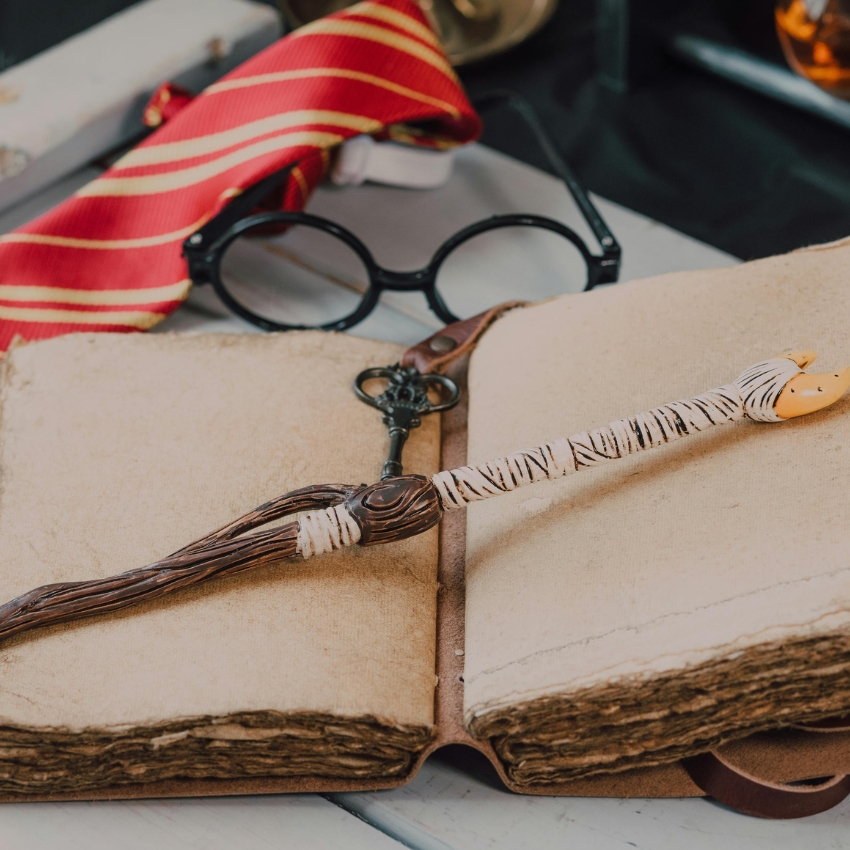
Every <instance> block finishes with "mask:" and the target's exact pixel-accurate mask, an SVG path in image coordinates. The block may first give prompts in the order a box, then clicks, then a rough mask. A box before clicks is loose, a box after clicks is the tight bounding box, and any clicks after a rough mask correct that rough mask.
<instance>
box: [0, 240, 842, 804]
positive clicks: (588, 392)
mask: <svg viewBox="0 0 850 850" xmlns="http://www.w3.org/2000/svg"><path fill="white" fill-rule="evenodd" d="M848 268H850V242H845V243H841V244H836V245H833V246H823V247H819V248H815V249H809V250H807V251H801V252H796V253H794V254H791V255H789V256H785V257H778V258H773V259H769V260H763V261H759V262H756V263H751V264H747V265H742V266H737V267H734V268H728V269H722V270H718V271H709V272H697V273H688V274H676V275H668V276H665V277H662V278H657V279H653V280H646V281H638V282H634V283H628V284H621V285H618V286H615V287H610V288H607V289H605V290H602V291H594V292H591V293H587V294H580V295H568V296H564V297H561V298H556V299H554V300H551V301H548V302H545V303H542V304H540V305H536V306H530V307H527V308H523V309H518V310H514V311H511V312H509V313H507V314H506V315H505V316H504V317H503V318H501V319H500V320H499V321H497V322H496V323H495V324H494V325H493V326H492V327H491V328H490V329H489V330H488V331H487V333H486V334H485V335H484V337H483V338H482V340H481V341H480V343H479V345H478V347H477V348H476V350H475V351H474V352H473V354H472V356H471V358H470V361H469V371H468V410H467V409H465V408H464V409H456V410H455V411H452V412H451V413H449V414H444V415H443V417H442V419H443V421H442V423H441V422H440V421H439V419H438V417H437V416H432V417H425V418H424V419H423V424H422V427H421V428H419V429H417V430H415V431H414V432H413V433H412V435H411V438H410V441H409V443H408V445H407V448H406V450H405V458H404V462H405V471H406V472H417V473H421V474H423V475H431V474H433V473H434V472H436V471H437V470H438V469H440V468H450V467H452V466H455V467H456V466H459V465H461V464H463V463H464V462H465V461H466V460H467V458H468V459H469V461H483V460H486V459H488V458H490V457H494V456H498V455H501V454H505V453H507V452H511V451H515V450H517V449H519V448H523V447H526V446H532V445H538V444H540V443H541V442H543V441H545V440H548V439H552V438H554V437H558V436H563V435H569V434H572V433H574V432H577V431H582V430H585V429H589V428H593V427H596V426H598V425H602V424H605V423H607V422H609V421H610V420H613V419H616V418H619V417H623V416H628V415H631V414H633V413H636V412H638V411H641V410H646V409H649V408H651V407H653V406H656V405H658V404H662V403H665V402H668V401H673V400H675V399H678V398H686V397H689V396H692V395H694V394H696V393H699V392H703V391H704V390H706V389H708V388H710V387H714V386H717V385H719V384H722V383H725V382H728V381H729V380H732V379H734V378H735V377H736V376H737V375H738V374H739V373H740V372H741V371H742V370H743V369H744V368H746V367H747V366H749V365H750V364H752V363H754V362H758V361H760V360H763V359H765V358H767V357H771V356H775V355H777V354H779V353H781V352H783V351H788V350H792V349H807V348H814V349H816V350H817V351H818V352H820V354H821V357H822V358H823V361H824V368H827V369H828V368H831V367H832V366H839V365H844V364H845V363H847V362H850V322H848V319H850V288H848V286H847V282H846V280H847V272H848ZM401 353H402V349H401V348H400V347H398V346H394V345H390V344H386V343H376V342H371V341H367V340H362V339H357V338H354V337H351V336H345V335H337V334H323V333H320V332H315V333H314V332H308V333H292V334H284V335H269V336H262V337H257V336H239V337H234V336H216V335H207V336H168V335H165V336H120V335H107V334H103V335H71V336H67V337H62V338H58V339H54V340H50V341H47V342H42V343H36V344H31V345H27V346H23V347H20V348H17V349H15V350H14V351H13V352H11V353H10V355H9V356H8V357H7V358H6V359H5V361H3V362H2V365H0V405H2V406H0V602H2V601H5V600H8V599H11V598H13V597H16V596H18V595H20V594H21V593H23V592H25V591H27V590H29V589H31V588H33V587H36V586H39V585H43V584H47V583H51V582H57V581H71V580H83V579H92V578H98V577H105V576H108V575H112V574H115V573H118V572H121V571H124V570H128V569H132V568H133V567H138V566H142V565H144V564H146V563H149V562H151V561H154V560H156V559H157V558H160V557H162V556H164V555H167V554H168V553H170V552H173V551H175V550H177V549H179V548H181V547H182V546H184V545H185V544H187V543H189V542H191V541H192V540H195V539H197V538H199V537H201V536H203V535H204V534H206V533H207V532H209V531H211V530H212V529H214V528H216V527H218V526H221V525H223V524H225V523H227V522H229V521H230V520H232V519H234V518H235V517H237V516H239V515H240V514H243V513H245V512H246V511H248V510H251V509H252V508H254V507H255V506H256V505H258V504H260V503H262V502H265V501H267V500H268V499H270V498H272V497H273V496H276V495H278V494H280V493H283V492H285V491H287V490H291V489H294V488H296V487H302V486H305V485H309V484H319V483H325V482H336V483H347V484H358V483H360V482H371V481H374V480H376V478H377V476H378V474H379V471H380V468H381V462H382V460H383V459H384V457H385V454H386V450H387V434H386V429H385V426H384V425H383V424H382V422H381V416H380V414H379V413H378V412H376V411H375V410H373V409H371V408H369V407H367V406H366V405H363V404H362V403H361V402H359V401H358V400H357V399H356V398H355V397H354V395H353V393H352V392H351V389H350V386H351V382H352V379H353V377H354V376H355V375H356V374H357V373H358V372H359V371H360V370H362V369H364V368H367V367H370V366H381V365H386V364H389V363H393V362H395V361H397V360H398V359H399V357H400V355H401ZM848 481H850V400H848V399H844V400H842V401H840V402H838V403H837V404H835V405H833V406H832V407H830V408H828V409H826V410H824V411H822V412H820V413H816V414H813V415H811V416H808V417H805V418H803V419H800V420H795V421H789V422H786V423H783V424H781V425H770V426H766V425H759V424H757V423H753V422H750V421H746V420H745V421H740V422H737V423H734V424H731V425H728V426H726V427H725V428H722V429H716V430H712V431H708V432H706V433H702V434H696V435H693V436H692V437H690V438H689V439H687V440H682V441H679V442H677V443H675V444H673V445H670V446H664V447H662V448H660V449H658V450H656V451H654V452H652V453H649V454H646V455H637V456H634V457H631V458H627V459H625V460H622V461H618V462H617V463H615V464H611V465H609V466H605V467H601V468H599V469H593V470H590V471H588V472H586V473H584V474H582V475H580V476H569V477H567V478H565V479H562V480H559V481H555V482H547V483H541V484H538V485H535V486H534V487H533V488H528V489H524V490H517V491H515V492H513V493H510V494H507V495H505V496H504V497H501V498H499V499H494V500H491V501H487V502H480V503H475V504H472V505H471V506H470V507H469V509H468V510H467V511H466V512H464V511H457V512H453V513H452V514H450V515H447V516H446V518H445V519H444V521H443V524H442V525H441V527H440V529H437V528H434V529H432V530H431V531H429V532H426V533H425V534H423V535H420V536H418V537H413V538H411V539H408V540H404V541H401V542H397V543H392V544H388V545H384V546H376V547H372V548H357V547H354V548H353V549H348V550H343V551H340V552H333V553H329V554H326V555H321V556H318V557H315V558H312V559H310V560H309V561H302V560H301V559H290V560H287V561H284V562H280V563H278V564H274V565H271V566H266V567H263V568H260V569H257V570H255V571H250V572H246V573H242V574H240V575H239V576H236V577H232V578H226V579H219V580H215V581H212V582H209V583H207V584H205V585H203V586H199V587H197V588H195V589H192V590H188V591H186V592H183V593H179V594H175V595H174V596H171V597H166V598H164V599H161V600H157V601H154V602H149V603H145V604H143V605H140V606H139V607H136V608H130V609H127V610H126V611H122V612H118V613H113V614H107V615H104V616H101V617H95V618H92V619H87V620H82V621H79V622H74V623H67V624H63V625H58V626H53V627H50V628H47V629H41V630H36V631H33V632H30V633H26V634H22V635H20V636H18V637H14V638H12V639H10V640H8V641H6V642H4V643H3V644H2V645H0V794H2V796H3V797H4V798H5V799H10V800H11V799H57V798H69V799H84V798H89V799H90V798H95V797H106V796H108V797H117V796H157V795H189V794H225V793H243V792H261V791H288V790H334V789H356V788H363V789H366V788H381V787H390V786H392V785H397V784H400V783H402V782H404V781H406V780H407V779H408V778H410V776H411V775H412V774H413V773H414V772H415V770H416V768H417V766H418V764H419V763H421V760H422V759H423V758H424V757H425V755H426V754H427V753H428V752H430V751H432V750H433V749H434V748H435V747H436V746H439V745H442V744H444V743H450V742H465V743H468V744H471V745H473V746H477V747H479V748H480V749H482V750H484V751H485V752H486V753H487V754H488V755H490V757H491V758H492V759H493V760H494V762H495V763H496V765H497V768H498V769H499V771H500V773H501V775H502V777H503V778H504V779H505V781H506V782H507V783H508V784H509V785H510V786H511V787H512V788H514V789H515V790H520V791H526V792H528V793H544V794H546V793H559V794H596V795H599V794H611V795H618V796H625V795H653V794H662V795H663V794H669V795H685V794H696V793H700V792H699V790H698V789H697V788H696V786H695V785H694V784H693V783H692V782H691V781H690V779H689V778H688V775H687V774H686V773H685V771H684V770H683V769H682V768H681V767H680V766H679V763H678V762H679V760H680V759H681V758H683V757H686V756H690V755H693V754H695V753H699V752H703V751H706V750H710V749H714V748H716V747H718V746H720V745H723V744H726V746H727V749H728V750H729V751H730V752H733V753H735V754H736V757H738V758H739V760H740V761H741V762H742V763H743V764H746V765H750V766H759V767H760V768H761V771H762V774H763V775H766V776H767V777H768V778H775V779H781V780H788V779H799V778H803V777H806V776H822V775H825V774H830V773H841V772H850V735H848V734H847V733H839V734H836V735H833V736H820V737H819V736H817V735H811V734H810V733H803V732H793V731H785V732H782V733H775V732H772V731H771V730H776V729H780V728H782V727H785V728H786V729H787V727H789V726H791V725H793V724H795V723H798V722H801V721H808V720H816V719H818V718H822V717H827V716H831V715H837V714H842V713H845V712H847V711H848V710H850V628H849V627H850V498H848V496H850V489H848ZM464 577H465V582H464ZM464 591H465V594H464ZM807 735H808V737H807ZM827 738H829V740H828V741H827V740H826V739H827ZM729 742H731V743H729Z"/></svg>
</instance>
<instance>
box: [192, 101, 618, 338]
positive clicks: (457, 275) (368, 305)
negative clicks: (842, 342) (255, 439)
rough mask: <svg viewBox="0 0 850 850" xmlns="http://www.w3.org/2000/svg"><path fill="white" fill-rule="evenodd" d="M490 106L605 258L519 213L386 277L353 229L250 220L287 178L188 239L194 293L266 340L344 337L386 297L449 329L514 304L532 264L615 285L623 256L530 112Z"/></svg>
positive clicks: (321, 221)
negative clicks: (517, 124)
mask: <svg viewBox="0 0 850 850" xmlns="http://www.w3.org/2000/svg"><path fill="white" fill-rule="evenodd" d="M493 99H498V100H500V101H501V102H504V103H506V104H507V105H509V106H511V107H513V108H514V109H515V110H516V111H517V112H519V114H520V115H521V117H522V118H523V119H524V120H525V122H526V123H527V124H528V125H529V127H530V128H531V130H532V131H533V134H534V136H535V137H536V139H537V141H538V142H539V144H540V146H541V148H542V149H543V152H544V154H545V155H546V157H547V159H548V160H549V162H550V164H551V165H552V167H553V170H554V171H555V172H556V173H557V174H558V175H559V176H560V177H561V179H562V180H563V182H564V183H565V185H566V187H567V189H568V191H569V192H570V194H571V195H572V196H573V198H574V199H575V201H576V203H577V205H578V207H579V209H580V211H581V212H582V214H583V216H584V218H585V220H586V221H587V223H588V225H589V227H590V229H591V230H592V232H593V233H594V236H595V237H596V238H597V240H598V241H599V243H600V245H601V246H602V249H603V250H602V253H601V254H594V253H592V252H591V250H590V249H589V248H588V247H587V245H586V244H585V242H584V240H583V239H582V238H581V237H580V236H579V235H578V234H577V233H576V232H575V231H573V230H572V229H571V228H569V227H567V226H566V225H565V224H562V223H561V222H558V221H555V220H554V219H551V218H547V217H545V216H540V215H530V214H516V213H515V214H508V215H495V216H492V217H490V218H487V219H484V220H482V221H479V222H476V223H475V224H471V225H469V226H468V227H465V228H463V229H462V230H460V231H458V232H457V233H455V234H454V235H453V236H451V237H450V238H449V239H447V240H446V241H445V242H443V244H442V245H440V246H439V247H438V248H437V250H436V252H435V253H434V255H433V257H432V258H431V261H430V262H429V263H428V264H427V265H426V266H425V267H424V268H421V269H419V270H417V271H393V270H390V269H386V268H383V267H382V266H380V265H379V264H378V263H377V262H376V261H375V258H374V257H373V255H372V253H371V252H370V251H369V249H368V248H367V247H366V245H365V244H364V243H363V242H362V241H361V240H360V239H359V238H358V237H357V236H355V235H354V234H353V233H352V232H351V231H350V230H348V229H346V228H344V227H342V226H340V225H339V224H336V223H335V222H333V221H329V220H328V219H326V218H322V217H320V216H316V215H312V214H310V213H305V212H262V213H256V214H246V213H250V211H251V210H252V209H254V208H255V207H256V204H257V202H258V201H259V200H261V199H262V198H263V197H265V196H266V195H268V194H269V192H270V191H271V190H272V189H273V188H275V186H277V185H279V184H280V182H281V181H282V180H283V179H284V178H285V177H286V176H287V174H288V169H285V170H284V171H283V172H280V173H278V174H277V175H272V177H270V178H267V179H266V180H265V181H263V183H261V184H258V185H257V186H256V187H252V189H251V190H249V192H246V193H244V194H243V195H242V196H240V197H239V198H236V199H235V200H234V201H232V202H231V203H230V204H229V205H228V207H227V208H225V210H224V211H223V212H222V213H221V214H220V215H219V216H217V217H216V218H215V219H213V220H212V221H211V222H209V223H208V224H207V225H205V227H204V228H202V229H201V230H199V231H198V232H197V233H195V234H193V235H192V236H190V237H189V238H188V239H187V240H186V242H185V243H184V254H185V256H186V258H187V260H188V264H189V274H190V277H191V278H192V280H193V282H194V283H195V284H210V285H212V287H213V288H214V290H215V292H216V293H217V295H218V297H219V298H220V299H221V301H222V302H223V303H224V304H225V306H227V307H228V308H229V309H230V310H231V311H232V312H234V313H235V314H236V315H238V316H240V317H241V318H243V319H245V320H246V321H248V322H251V323H252V324H254V325H256V326H257V327H259V328H262V329H263V330H266V331H286V330H307V329H321V330H336V331H341V330H347V329H349V328H351V327H353V326H354V325H356V324H358V323H359V322H361V321H363V319H365V318H366V317H367V316H368V315H369V314H370V313H371V312H372V311H373V310H374V309H375V307H376V306H377V305H378V302H379V300H380V298H381V295H382V293H383V292H413V291H419V292H422V293H423V295H424V296H425V299H426V301H427V303H428V306H429V307H430V309H431V310H432V311H433V313H434V314H435V315H436V316H437V317H438V318H439V319H440V320H441V321H443V322H446V323H450V322H455V321H458V320H459V319H463V318H468V317H469V316H473V315H476V314H478V313H480V312H482V311H484V310H486V309H488V308H489V307H491V306H492V305H493V304H496V303H499V302H502V301H507V300H515V299H517V298H522V297H523V285H522V284H523V281H524V280H525V279H526V278H527V276H528V274H529V269H530V262H529V261H530V258H533V260H534V268H535V272H536V273H545V274H550V275H552V276H553V279H556V280H564V281H570V282H571V283H572V286H570V287H569V288H572V289H577V288H584V289H585V290H587V289H592V288H593V287H594V286H596V285H597V284H600V283H612V282H615V281H616V280H617V277H618V274H619V263H620V246H619V245H618V244H617V242H616V240H615V239H614V237H613V235H612V234H611V232H610V230H609V229H608V227H607V225H606V224H605V222H604V221H603V220H602V218H601V216H600V215H599V213H598V211H597V210H596V208H595V207H594V205H593V203H592V202H591V201H590V199H589V197H588V196H587V193H586V192H585V191H584V190H583V188H582V187H581V185H580V184H579V183H578V181H577V180H576V178H575V176H574V175H573V174H572V172H571V171H570V169H569V167H568V166H567V164H566V163H565V162H564V160H563V159H562V158H561V157H560V155H559V154H558V153H557V150H556V149H555V147H554V145H553V144H552V142H551V141H550V139H549V137H548V136H547V134H546V133H545V131H544V129H543V127H542V126H541V125H540V123H539V121H538V120H537V117H536V115H535V114H534V112H533V111H532V109H531V107H530V106H529V105H528V104H527V103H526V102H525V101H523V100H521V99H520V98H518V97H517V96H515V95H513V94H503V93H499V94H498V95H492V96H490V97H489V101H492V100H493ZM476 106H479V104H478V103H476ZM243 216H244V217H243ZM282 261H284V262H283V263H282ZM282 270H283V271H282ZM482 281H485V282H486V285H483V286H482V285H481V282H482ZM576 284H580V285H579V286H577V285H576ZM564 289H565V291H566V289H567V287H566V286H565V287H564Z"/></svg>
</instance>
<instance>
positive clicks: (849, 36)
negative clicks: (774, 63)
mask: <svg viewBox="0 0 850 850" xmlns="http://www.w3.org/2000/svg"><path fill="white" fill-rule="evenodd" d="M776 29H777V31H778V33H779V40H780V41H781V42H782V49H783V50H784V51H785V56H786V58H787V59H788V62H789V64H790V65H791V67H792V68H793V69H794V70H795V71H796V72H797V73H798V74H802V75H803V76H804V77H808V79H810V80H811V81H812V82H813V83H816V84H817V85H819V86H820V87H821V88H822V89H825V90H826V91H828V92H829V93H830V94H834V95H836V96H837V97H841V98H844V99H846V100H850V0H780V2H779V3H778V4H777V6H776Z"/></svg>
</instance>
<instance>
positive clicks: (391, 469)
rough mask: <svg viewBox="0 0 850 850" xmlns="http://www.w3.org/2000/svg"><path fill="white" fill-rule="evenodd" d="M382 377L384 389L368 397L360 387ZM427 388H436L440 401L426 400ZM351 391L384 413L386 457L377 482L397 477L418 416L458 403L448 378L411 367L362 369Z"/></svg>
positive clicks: (454, 390)
mask: <svg viewBox="0 0 850 850" xmlns="http://www.w3.org/2000/svg"><path fill="white" fill-rule="evenodd" d="M379 378H383V379H385V380H386V382H387V387H386V389H385V390H384V391H383V392H382V393H381V394H380V395H376V396H373V395H369V393H367V392H366V390H365V389H364V388H363V386H364V384H365V383H366V382H367V381H373V380H375V379H379ZM429 388H436V389H437V390H438V391H439V393H440V401H438V402H432V401H431V400H430V399H429V398H428V390H429ZM354 392H355V393H356V395H357V398H359V399H360V400H361V401H363V402H365V403H366V404H368V405H370V406H371V407H375V408H377V409H378V410H380V411H382V412H383V414H384V424H385V425H386V426H387V427H388V428H389V429H390V455H389V457H388V458H387V460H386V462H385V463H384V465H383V467H382V469H381V480H382V481H384V480H386V479H387V478H395V477H396V476H397V475H401V471H402V465H401V453H402V450H403V449H404V444H405V442H406V441H407V438H408V437H409V436H410V429H411V428H418V427H419V425H420V424H421V421H422V420H421V417H422V416H425V415H426V414H428V413H437V412H439V411H441V410H448V409H449V408H450V407H454V406H455V405H456V404H457V403H458V401H460V390H459V389H458V386H457V384H456V383H455V382H454V381H453V380H451V378H447V377H445V375H437V374H436V373H433V372H429V373H427V374H425V375H423V374H421V373H420V372H419V370H418V369H417V368H416V367H415V366H400V365H399V364H398V363H396V365H395V366H378V367H375V368H373V369H365V370H364V371H362V372H361V373H360V374H359V375H358V376H357V377H356V378H355V380H354Z"/></svg>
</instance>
